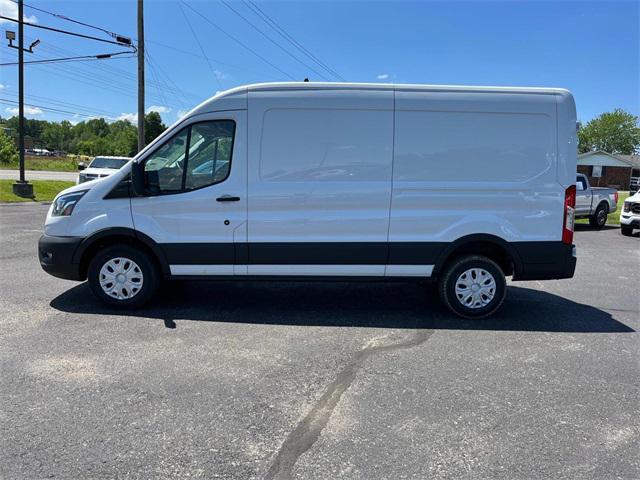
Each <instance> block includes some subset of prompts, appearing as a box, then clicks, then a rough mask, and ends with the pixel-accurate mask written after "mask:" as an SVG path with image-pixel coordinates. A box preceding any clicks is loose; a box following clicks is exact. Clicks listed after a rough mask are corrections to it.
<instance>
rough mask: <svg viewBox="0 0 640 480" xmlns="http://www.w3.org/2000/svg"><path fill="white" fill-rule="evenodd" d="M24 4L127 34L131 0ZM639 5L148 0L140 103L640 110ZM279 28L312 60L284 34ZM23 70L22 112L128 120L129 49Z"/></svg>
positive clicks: (88, 50)
mask: <svg viewBox="0 0 640 480" xmlns="http://www.w3.org/2000/svg"><path fill="white" fill-rule="evenodd" d="M25 1H26V4H27V5H30V6H33V7H37V8H39V9H43V10H47V11H50V12H53V13H56V14H60V15H65V16H67V17H70V18H72V19H74V20H78V21H81V22H84V23H88V24H91V25H95V26H98V27H101V28H104V29H106V30H108V31H111V32H116V33H118V34H121V35H125V36H129V37H132V38H135V37H136V1H135V0H111V1H93V0H92V1H88V0H84V1H79V0H75V1H58V0H56V1H39V0H25ZM639 5H640V2H638V1H623V2H616V1H600V2H582V1H571V0H565V1H507V2H498V1H473V2H458V1H437V2H436V1H422V2H404V1H374V2H371V1H295V0H289V1H284V2H283V1H260V0H202V1H197V0H164V1H161V0H145V37H146V50H147V63H146V84H147V98H146V106H147V109H148V110H156V111H158V112H159V113H160V114H161V116H162V118H163V120H164V122H165V123H167V124H172V123H174V122H175V121H176V120H177V119H179V118H180V116H181V115H184V113H185V112H186V111H188V110H190V109H191V108H192V107H194V106H195V105H197V104H198V103H200V102H201V101H202V100H204V99H206V98H208V97H210V96H212V95H214V94H215V93H216V92H217V91H220V90H225V89H228V88H231V87H234V86H238V85H242V84H248V83H256V82H265V81H286V80H291V79H295V80H303V79H304V78H305V77H308V78H309V79H310V80H311V81H314V80H325V79H328V80H337V79H338V78H343V79H345V80H346V81H353V82H385V83H386V82H393V83H424V84H450V85H503V86H539V87H563V88H568V89H569V90H571V91H572V92H573V94H574V96H575V99H576V104H577V110H578V119H579V120H580V121H583V122H587V121H588V120H590V119H592V118H594V117H595V116H597V115H599V114H600V113H602V112H606V111H611V110H613V109H614V108H622V109H625V110H627V111H630V112H631V113H633V114H635V115H639V114H640V73H639V64H640V47H639V45H640V13H639V12H640V8H639ZM260 12H263V13H264V14H266V17H264V16H261V13H260ZM0 15H3V16H7V17H12V18H16V17H17V8H16V5H15V3H13V2H12V1H11V0H0ZM25 17H26V18H25V20H27V21H30V22H35V23H37V24H38V25H45V26H51V27H55V28H61V29H67V30H72V31H74V32H79V33H83V34H86V35H95V36H98V37H100V38H105V39H108V38H110V37H109V36H108V35H106V34H105V33H103V32H101V31H99V30H95V29H90V28H87V27H84V26H81V25H77V24H74V23H70V22H68V21H65V20H62V19H60V18H57V17H54V16H51V15H49V14H47V13H45V12H42V11H37V10H35V9H33V8H29V7H25ZM269 22H273V23H269ZM274 24H275V25H276V26H278V27H279V28H281V29H282V31H284V32H286V34H287V35H288V36H289V37H288V38H290V39H293V40H294V41H295V42H297V43H298V45H300V46H301V47H302V48H304V50H305V51H307V52H310V53H311V54H312V55H313V57H314V58H311V57H309V56H307V55H306V54H305V53H303V50H301V49H298V48H297V47H296V46H295V45H294V43H292V42H289V41H288V40H287V39H286V37H285V36H284V34H283V35H280V34H279V33H278V31H277V30H276V29H274V28H272V26H271V25H274ZM0 29H2V30H17V25H16V24H15V23H11V22H7V21H5V20H2V19H0ZM282 31H280V32H281V33H282ZM36 39H39V40H40V41H41V43H40V44H39V45H38V46H37V47H36V48H35V50H34V53H33V54H25V60H42V59H46V58H55V57H68V56H74V55H94V54H98V53H109V52H116V51H122V50H123V49H122V48H121V47H119V46H117V45H110V44H106V43H100V42H96V41H92V40H87V39H81V38H76V37H71V36H67V35H61V34H58V33H54V32H48V31H44V30H41V29H36V28H33V27H29V26H26V27H25V40H26V43H27V44H29V43H31V42H32V41H34V40H36ZM0 41H1V42H4V43H0V63H9V62H15V61H17V51H16V50H15V49H11V48H8V47H7V42H6V40H5V39H4V33H3V34H2V38H1V39H0ZM127 57H128V58H127ZM316 59H317V60H319V61H320V62H322V66H321V65H319V64H318V63H316V61H315V60H316ZM324 67H328V68H329V69H330V71H328V70H326V69H325V68H324ZM335 74H337V75H338V76H336V75H335ZM25 75H26V77H25V79H26V80H25V88H26V93H25V95H26V103H27V104H29V106H28V107H27V108H26V111H27V116H28V117H29V118H39V119H47V120H63V119H66V120H70V121H72V122H78V121H81V120H86V119H88V118H92V117H100V116H101V117H105V118H107V119H108V120H115V119H119V118H127V119H130V120H132V121H135V118H136V115H135V112H136V109H137V107H136V105H137V104H136V59H135V58H132V57H130V56H128V55H122V56H121V58H118V59H111V60H94V61H82V62H68V63H58V64H42V65H28V66H27V67H26V73H25ZM323 77H324V78H323ZM17 85H18V79H17V68H16V67H15V66H0V116H3V117H9V116H12V115H13V114H14V113H15V112H16V105H15V102H16V100H17V96H18V94H17ZM12 102H13V103H12Z"/></svg>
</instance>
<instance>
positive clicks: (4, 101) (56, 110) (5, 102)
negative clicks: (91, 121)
mask: <svg viewBox="0 0 640 480" xmlns="http://www.w3.org/2000/svg"><path fill="white" fill-rule="evenodd" d="M0 103H2V104H5V105H18V102H16V101H15V100H9V99H5V98H0ZM24 105H25V106H26V107H31V108H39V109H40V110H45V111H47V112H52V113H62V114H66V115H78V116H81V117H87V118H93V117H95V116H96V115H86V114H83V113H78V112H71V111H69V110H61V109H58V108H51V107H44V106H42V105H33V104H31V103H25V104H24ZM110 120H115V119H110Z"/></svg>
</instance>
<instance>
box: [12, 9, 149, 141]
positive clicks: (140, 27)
mask: <svg viewBox="0 0 640 480" xmlns="http://www.w3.org/2000/svg"><path fill="white" fill-rule="evenodd" d="M142 2H143V0H138V151H140V150H142V149H143V148H144V5H143V3H142ZM21 3H22V2H21Z"/></svg>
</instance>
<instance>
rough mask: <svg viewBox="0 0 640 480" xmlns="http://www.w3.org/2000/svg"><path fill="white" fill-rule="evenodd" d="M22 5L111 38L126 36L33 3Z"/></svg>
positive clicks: (14, 1) (14, 0) (13, 0)
mask: <svg viewBox="0 0 640 480" xmlns="http://www.w3.org/2000/svg"><path fill="white" fill-rule="evenodd" d="M11 1H12V2H13V3H18V2H17V1H16V0H11ZM23 5H24V6H25V7H28V8H31V9H32V10H36V11H38V12H42V13H46V14H48V15H51V16H53V17H56V18H59V19H61V20H66V21H68V22H72V23H76V24H78V25H82V26H84V27H88V28H93V29H95V30H99V31H101V32H104V33H106V34H107V35H109V36H110V37H113V38H116V39H117V38H127V37H124V36H122V35H118V34H117V33H114V32H111V31H109V30H107V29H105V28H102V27H98V26H96V25H91V24H89V23H84V22H81V21H79V20H74V19H72V18H69V17H67V16H66V15H61V14H59V13H54V12H50V11H48V10H45V9H44V8H40V7H34V6H33V5H27V4H26V3H23Z"/></svg>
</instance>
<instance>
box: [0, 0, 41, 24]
mask: <svg viewBox="0 0 640 480" xmlns="http://www.w3.org/2000/svg"><path fill="white" fill-rule="evenodd" d="M0 15H2V16H3V17H9V18H18V4H17V3H14V2H12V1H11V0H0ZM23 18H24V21H25V22H31V23H38V19H37V18H36V17H35V15H32V16H28V15H26V14H25V15H24V16H23ZM2 23H11V24H13V25H15V26H16V28H15V30H18V25H17V24H16V23H15V22H11V21H10V20H5V19H4V18H0V24H2Z"/></svg>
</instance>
